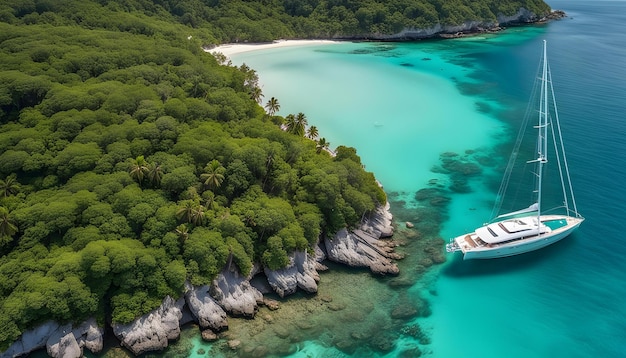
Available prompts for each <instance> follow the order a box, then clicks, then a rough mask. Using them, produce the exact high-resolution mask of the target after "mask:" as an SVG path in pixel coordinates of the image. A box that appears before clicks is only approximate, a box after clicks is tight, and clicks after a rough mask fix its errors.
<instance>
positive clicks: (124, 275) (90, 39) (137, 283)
mask: <svg viewBox="0 0 626 358" xmlns="http://www.w3.org/2000/svg"><path fill="white" fill-rule="evenodd" d="M457 3H458V4H457ZM522 3H523V6H526V7H543V6H545V4H543V3H541V2H538V1H524V2H522ZM495 6H498V8H500V9H501V11H504V12H515V11H516V10H517V9H518V8H519V6H520V2H513V1H483V2H480V5H479V4H478V2H469V1H461V0H457V1H441V0H432V1H421V2H420V1H408V0H395V1H387V2H384V3H383V2H378V1H372V0H361V1H357V0H333V1H319V0H306V1H292V0H285V1H278V0H265V1H219V0H204V1H201V0H187V1H185V0H182V1H173V0H172V1H168V0H156V1H145V0H135V1H132V0H131V1H121V0H120V1H114V0H110V1H107V0H93V1H86V0H85V1H80V0H67V1H62V2H60V1H53V0H8V1H4V2H3V5H0V277H2V279H0V351H3V350H4V349H6V347H7V346H8V344H9V343H10V342H12V341H14V340H15V339H16V338H17V337H18V336H19V335H20V334H21V333H22V332H23V331H24V330H26V329H28V328H30V327H33V326H34V325H36V324H38V323H41V322H43V321H45V320H48V319H54V320H57V321H59V322H68V321H74V322H80V321H81V320H84V319H85V318H87V317H90V316H96V317H97V318H98V319H99V321H100V322H101V323H104V322H105V321H108V320H110V321H113V322H119V323H127V322H130V321H131V320H133V319H134V318H136V317H138V316H139V315H141V314H144V313H146V312H148V311H150V310H152V309H154V308H155V307H157V306H158V305H159V304H160V303H161V301H162V299H163V297H165V296H166V295H171V296H174V297H179V296H180V295H181V294H182V292H183V286H184V282H185V281H186V280H189V281H190V282H191V283H192V284H194V285H200V284H206V283H210V282H211V280H212V279H213V278H214V277H215V275H216V274H217V273H218V272H219V271H220V270H221V269H222V268H223V267H224V266H225V265H227V264H235V265H236V267H238V268H239V269H240V270H241V271H242V272H243V273H248V272H250V270H251V267H252V265H253V263H254V262H260V263H262V264H263V265H265V266H266V267H269V268H271V269H277V268H281V267H284V266H285V265H286V264H287V263H288V256H287V255H288V253H290V252H292V251H293V250H308V249H311V247H312V246H313V245H315V243H316V242H317V240H318V238H319V236H320V235H321V234H330V233H333V232H335V231H337V230H338V229H340V228H343V227H345V226H351V225H354V224H356V223H357V222H359V220H361V218H362V217H363V216H364V215H366V214H367V213H368V212H370V211H371V210H372V209H374V208H375V206H376V205H379V204H382V203H384V202H385V201H386V198H385V193H384V192H383V191H382V189H381V188H380V187H379V186H378V185H377V183H376V181H375V179H374V176H373V174H372V173H368V172H366V171H365V170H364V169H363V166H362V165H361V162H360V158H359V157H358V156H357V154H356V151H355V150H354V149H353V148H347V147H343V146H339V147H338V148H336V150H335V151H334V152H333V151H331V150H330V148H329V143H328V142H327V141H326V140H325V139H324V138H320V136H319V133H318V130H317V129H316V128H315V127H313V126H308V124H307V118H306V116H305V115H304V114H303V113H298V114H294V115H288V116H286V117H285V118H283V117H280V116H276V111H278V110H279V108H280V104H279V101H278V100H277V99H276V98H270V99H267V100H264V98H263V94H262V92H261V90H260V87H259V84H258V78H257V75H256V73H255V71H254V70H253V69H251V68H248V67H247V66H245V65H242V66H240V67H235V66H232V65H231V64H230V63H229V62H228V60H227V59H226V58H224V57H222V56H215V57H214V56H212V55H210V54H207V53H206V52H204V51H203V47H205V46H207V45H213V44H217V43H221V42H227V41H245V40H250V41H261V40H271V39H276V38H284V37H319V36H330V35H335V34H355V33H359V32H372V31H381V32H387V31H396V30H397V29H398V28H399V27H400V26H407V25H410V26H421V24H425V23H433V22H439V21H445V22H457V21H463V19H467V18H472V17H474V16H478V17H480V18H493V16H494V13H495V10H494V7H495ZM407 21H408V22H407Z"/></svg>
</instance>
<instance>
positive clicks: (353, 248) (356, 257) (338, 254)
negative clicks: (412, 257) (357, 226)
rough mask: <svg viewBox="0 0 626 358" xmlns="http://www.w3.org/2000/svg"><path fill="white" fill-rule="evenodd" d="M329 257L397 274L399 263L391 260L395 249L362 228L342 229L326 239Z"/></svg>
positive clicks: (382, 273)
mask: <svg viewBox="0 0 626 358" xmlns="http://www.w3.org/2000/svg"><path fill="white" fill-rule="evenodd" d="M324 244H325V245H326V252H327V254H328V258H329V259H330V260H332V261H335V262H339V263H342V264H345V265H348V266H351V267H368V268H369V269H370V270H371V271H372V272H373V273H377V274H381V275H385V274H392V275H397V274H398V273H399V272H400V271H399V269H398V265H396V264H395V262H393V261H392V260H391V258H390V257H392V256H393V255H392V251H393V249H392V248H391V247H389V246H388V245H387V244H386V243H385V242H382V241H380V240H378V239H377V238H376V237H374V236H371V235H370V234H368V233H366V232H363V231H361V230H353V231H352V232H348V230H346V229H342V230H340V231H339V232H338V233H337V234H336V235H335V236H334V237H333V238H332V239H330V238H326V239H325V240H324Z"/></svg>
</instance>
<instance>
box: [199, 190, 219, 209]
mask: <svg viewBox="0 0 626 358" xmlns="http://www.w3.org/2000/svg"><path fill="white" fill-rule="evenodd" d="M202 199H204V207H205V208H207V210H215V209H217V202H216V201H215V193H213V192H212V191H210V190H207V191H205V192H204V193H202Z"/></svg>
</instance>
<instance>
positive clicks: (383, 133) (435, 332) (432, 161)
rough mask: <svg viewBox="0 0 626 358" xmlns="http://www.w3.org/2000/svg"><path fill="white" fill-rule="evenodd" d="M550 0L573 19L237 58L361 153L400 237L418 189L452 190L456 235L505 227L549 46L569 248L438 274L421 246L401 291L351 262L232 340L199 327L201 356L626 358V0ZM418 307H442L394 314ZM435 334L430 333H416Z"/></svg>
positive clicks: (415, 208) (450, 213)
mask: <svg viewBox="0 0 626 358" xmlns="http://www.w3.org/2000/svg"><path fill="white" fill-rule="evenodd" d="M550 5H551V6H552V7H553V8H555V9H562V10H564V11H566V12H567V14H568V17H567V18H566V19H563V20H561V21H555V22H551V23H549V24H548V25H545V26H531V27H524V28H511V29H508V30H507V31H504V32H502V33H499V34H497V35H486V36H476V37H471V38H464V39H456V40H446V41H421V42H415V43H402V44H389V43H385V44H377V43H342V44H332V45H313V46H304V47H294V48H289V47H287V48H278V49H273V50H263V51H254V52H248V53H243V54H239V55H235V56H233V57H232V60H233V62H234V63H235V64H241V63H243V62H245V63H246V64H248V65H249V66H250V67H252V68H254V69H255V70H257V72H258V74H259V77H260V82H261V83H262V85H263V87H262V88H263V93H264V94H265V96H266V97H265V100H267V99H268V98H269V97H272V96H273V97H276V98H278V100H279V102H280V104H281V111H280V114H281V115H286V114H289V113H298V112H303V113H305V114H306V115H307V118H308V120H309V124H310V125H315V126H317V127H318V129H319V131H320V136H322V137H325V138H326V139H327V140H328V141H330V143H331V147H332V148H334V147H336V146H337V145H348V146H353V147H355V148H356V149H357V151H358V154H359V155H360V156H361V158H362V161H363V163H364V164H365V165H366V169H367V170H369V171H372V172H374V173H375V175H376V177H377V178H378V179H379V180H380V182H381V183H382V184H383V186H384V187H385V190H386V191H387V192H388V193H389V196H390V199H391V200H392V201H393V202H394V206H393V208H392V210H393V212H394V214H395V216H396V218H397V220H399V227H402V226H403V224H402V223H403V221H404V220H405V219H406V220H408V219H411V220H413V219H417V220H419V217H420V216H421V215H422V214H423V213H424V212H423V211H419V210H420V207H421V205H422V204H420V203H421V202H418V201H417V200H416V199H415V196H416V195H415V194H416V192H417V191H418V190H420V189H423V188H437V189H438V190H440V192H441V193H444V196H445V197H446V198H447V200H448V201H446V205H444V206H440V207H439V208H438V210H439V211H438V213H439V214H441V215H439V216H437V215H435V216H434V217H436V218H438V223H437V224H436V225H435V226H432V227H435V228H437V233H436V234H437V235H438V236H441V237H442V238H446V239H447V238H449V237H452V236H455V235H458V234H460V233H463V232H465V231H468V230H471V229H473V228H475V227H476V226H477V225H480V224H482V223H483V222H484V221H486V220H488V219H489V218H490V214H491V208H492V203H493V200H494V199H495V191H496V190H497V185H498V182H499V176H500V173H501V171H502V166H503V165H505V164H506V156H508V150H509V149H510V147H511V145H512V143H511V141H512V140H513V139H514V138H515V133H516V131H517V127H518V125H519V123H520V119H521V117H522V116H523V114H524V112H525V109H526V102H527V99H528V96H529V94H530V90H531V86H532V83H533V77H534V76H535V74H536V70H537V65H538V61H539V58H540V50H541V41H542V40H543V39H546V40H547V41H548V45H549V57H550V64H551V67H552V75H553V79H554V86H555V90H556V95H557V101H558V102H559V105H560V106H559V109H560V116H561V123H562V126H563V136H564V139H565V142H566V146H567V150H568V160H569V164H570V170H571V175H572V180H573V184H574V189H575V191H576V193H577V197H576V199H577V204H578V209H579V211H581V212H582V214H583V215H584V216H585V217H586V221H585V222H584V223H583V225H582V226H581V227H580V229H579V230H578V231H577V232H575V233H574V234H572V235H571V236H570V237H568V238H567V239H565V240H563V241H561V242H559V243H557V244H554V245H552V246H549V247H547V248H544V249H542V250H540V251H537V252H533V253H528V254H524V255H521V256H517V257H511V258H505V259H497V260H488V261H467V262H466V261H463V260H462V259H461V257H460V256H453V255H450V256H447V258H448V260H447V262H445V263H444V264H442V265H434V266H430V265H429V263H428V262H424V261H423V260H422V261H419V263H418V262H416V261H415V260H418V259H416V258H415V257H414V255H413V256H412V252H410V251H409V252H407V258H406V259H405V260H403V261H401V262H400V268H401V270H402V271H403V275H401V276H400V277H399V278H398V279H397V280H396V281H394V279H390V278H382V279H381V278H376V277H373V276H371V275H369V274H368V273H367V272H363V271H351V270H341V269H340V268H337V267H333V272H331V273H323V274H322V281H321V284H320V293H319V294H318V295H317V296H307V295H298V296H297V297H296V298H293V299H290V300H286V301H284V302H282V305H283V308H281V309H280V310H278V311H275V312H269V311H267V310H266V309H265V308H261V311H260V312H259V315H258V316H257V318H256V319H255V320H253V321H245V320H234V319H231V320H230V321H229V323H230V326H231V327H230V329H229V333H230V334H232V336H231V337H227V338H225V339H223V340H221V341H219V342H217V343H214V344H212V345H210V344H207V343H204V342H202V341H201V340H200V339H199V335H198V334H197V333H193V332H197V330H192V331H187V333H186V334H187V336H186V337H187V338H184V339H181V343H180V344H183V343H184V344H187V345H189V346H190V347H191V348H189V352H191V353H189V354H190V355H191V356H193V357H200V356H202V357H204V356H232V355H236V354H243V353H245V354H247V355H250V356H264V355H267V354H269V353H267V354H264V352H268V351H264V350H262V349H261V348H256V349H258V350H255V351H253V350H252V348H250V351H245V350H240V351H238V353H234V351H231V350H229V348H227V347H225V344H226V343H225V341H226V340H227V339H240V340H241V341H242V342H246V341H252V340H258V341H260V342H265V344H266V345H267V346H268V347H269V346H272V345H284V347H281V348H280V349H279V351H278V352H279V353H272V354H273V355H277V356H291V357H345V356H355V357H363V356H366V357H377V356H388V357H395V356H400V355H403V356H416V355H417V352H418V351H419V352H421V353H422V354H423V355H425V356H432V357H487V358H491V357H548V356H555V357H625V356H626V305H624V304H623V303H622V302H624V297H626V284H625V283H624V273H626V264H625V263H624V262H625V261H624V259H625V258H626V245H624V241H625V240H626V239H625V238H624V235H622V232H623V230H622V228H621V227H622V223H623V221H624V216H625V214H626V204H624V203H625V202H626V200H625V199H626V190H625V189H624V188H625V187H624V186H623V183H624V180H625V178H626V166H625V165H624V163H625V162H626V146H624V143H625V138H626V123H625V113H626V101H625V99H626V66H625V64H626V34H625V32H624V31H623V26H624V23H626V2H621V1H567V2H565V1H550ZM453 153H454V154H453ZM442 154H443V155H442ZM446 163H448V164H449V163H453V164H457V165H460V170H461V171H463V170H472V171H475V170H478V172H474V175H470V176H462V175H459V173H458V172H454V171H452V172H451V171H449V170H442V167H443V168H444V169H445V168H448V169H449V167H446ZM457 168H458V167H457ZM476 168H478V169H476ZM453 188H456V189H453ZM524 199H525V198H524ZM519 205H527V202H526V201H525V200H522V198H520V203H519ZM414 212H415V213H417V214H412V213H414ZM412 215H413V216H412ZM400 231H401V233H400V234H401V235H405V234H406V233H405V232H403V231H402V230H400ZM401 237H402V238H403V239H406V240H415V241H413V242H411V243H409V244H408V245H406V249H407V250H415V251H416V253H415V254H416V255H417V251H420V252H421V251H423V250H424V249H423V247H421V246H420V241H419V240H420V239H419V238H415V237H412V236H411V235H410V233H409V234H406V236H401ZM438 247H439V248H441V250H443V248H442V247H441V245H440V246H438ZM419 260H421V259H419ZM431 264H432V263H431ZM425 267H430V268H429V269H428V270H427V271H425V274H424V271H423V269H424V268H425ZM416 271H420V272H419V274H416ZM413 277H419V280H417V281H415V280H412V278H413ZM414 302H417V303H419V304H420V305H421V304H425V303H428V305H429V308H428V309H424V308H423V307H422V306H420V307H422V311H421V314H419V315H416V316H415V318H412V319H395V318H390V311H393V312H396V311H395V310H394V307H395V308H397V307H403V306H407V305H408V306H411V305H410V304H409V303H414ZM319 307H322V309H320V310H318V308H319ZM281 312H282V313H281ZM281 315H282V316H281ZM290 318H291V320H292V321H297V322H295V323H294V322H292V321H290ZM277 325H278V326H277ZM280 325H283V327H280ZM418 326H419V328H420V330H421V332H423V333H424V335H418V334H415V332H414V331H410V329H414V328H415V327H418ZM381 332H382V333H384V334H385V335H386V337H390V338H389V340H388V341H386V342H382V341H380V336H381ZM279 336H280V337H287V338H285V339H283V340H279V339H278V338H279ZM259 337H261V338H259ZM275 338H276V340H274V339H275ZM372 341H375V342H374V344H372ZM376 342H379V343H376ZM387 343H390V344H391V345H390V346H385V344H387ZM242 352H243V353H242ZM168 354H169V355H171V354H172V353H166V354H164V355H168Z"/></svg>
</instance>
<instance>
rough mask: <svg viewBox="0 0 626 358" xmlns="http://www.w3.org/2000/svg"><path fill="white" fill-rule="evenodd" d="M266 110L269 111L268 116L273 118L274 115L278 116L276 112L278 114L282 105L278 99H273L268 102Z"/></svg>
mask: <svg viewBox="0 0 626 358" xmlns="http://www.w3.org/2000/svg"><path fill="white" fill-rule="evenodd" d="M265 109H266V110H267V114H269V115H270V116H273V115H274V114H276V112H278V110H279V109H280V104H279V103H278V100H277V99H276V97H272V98H270V100H269V101H267V104H266V105H265Z"/></svg>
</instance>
